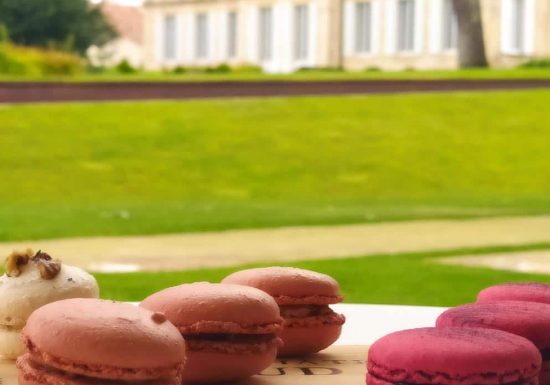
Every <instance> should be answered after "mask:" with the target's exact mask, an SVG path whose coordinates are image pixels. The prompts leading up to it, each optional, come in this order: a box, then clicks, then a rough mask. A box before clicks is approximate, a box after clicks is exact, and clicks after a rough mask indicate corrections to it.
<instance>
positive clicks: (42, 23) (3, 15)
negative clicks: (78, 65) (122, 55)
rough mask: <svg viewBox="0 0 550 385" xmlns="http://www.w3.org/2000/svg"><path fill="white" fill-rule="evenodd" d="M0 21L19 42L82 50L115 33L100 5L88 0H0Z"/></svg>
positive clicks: (15, 40) (108, 38)
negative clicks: (91, 3)
mask: <svg viewBox="0 0 550 385" xmlns="http://www.w3.org/2000/svg"><path fill="white" fill-rule="evenodd" d="M0 24H4V25H5V26H6V27H7V29H8V31H10V39H11V41H13V42H14V43H16V44H22V45H31V46H39V47H54V48H57V49H69V50H72V51H77V52H79V53H84V52H85V51H86V49H87V48H88V47H89V46H90V45H92V44H98V45H101V44H104V43H106V42H107V41H109V40H111V39H112V38H113V37H115V36H116V32H115V30H114V28H113V27H112V26H111V25H110V24H109V22H108V21H107V20H106V18H105V17H104V15H103V13H102V11H101V7H100V6H91V5H90V4H89V3H88V1H87V0H0Z"/></svg>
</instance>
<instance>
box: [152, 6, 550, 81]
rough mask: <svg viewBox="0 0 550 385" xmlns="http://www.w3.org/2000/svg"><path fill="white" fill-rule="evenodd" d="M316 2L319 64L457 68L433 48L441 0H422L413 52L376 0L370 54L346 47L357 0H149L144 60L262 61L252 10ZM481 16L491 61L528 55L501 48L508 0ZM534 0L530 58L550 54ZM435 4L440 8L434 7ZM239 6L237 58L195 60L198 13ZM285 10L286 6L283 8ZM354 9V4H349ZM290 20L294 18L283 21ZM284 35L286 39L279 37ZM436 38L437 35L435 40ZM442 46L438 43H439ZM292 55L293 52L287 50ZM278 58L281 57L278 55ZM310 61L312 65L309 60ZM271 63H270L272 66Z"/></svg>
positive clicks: (543, 15) (282, 44) (285, 44)
mask: <svg viewBox="0 0 550 385" xmlns="http://www.w3.org/2000/svg"><path fill="white" fill-rule="evenodd" d="M305 1H307V3H308V4H313V5H314V7H315V12H316V16H315V20H316V21H315V25H316V31H317V32H316V34H315V35H316V39H314V42H313V44H312V45H313V46H312V47H310V49H312V50H313V51H314V52H313V53H312V60H310V62H311V63H313V65H314V66H316V67H338V66H343V67H344V68H346V69H349V70H364V69H366V68H369V67H377V68H381V69H386V70H403V69H409V68H411V69H453V68H456V67H457V52H456V50H451V51H442V50H441V49H436V48H434V41H435V42H437V39H438V38H439V37H438V36H434V21H433V17H434V16H433V15H434V14H435V12H439V9H438V8H437V6H436V5H434V4H436V1H441V0H417V1H418V4H420V6H421V11H420V14H419V15H420V16H419V17H420V23H421V24H420V26H419V29H418V30H417V31H416V32H417V33H419V34H421V36H422V38H421V39H419V41H418V42H417V44H416V45H415V49H414V50H413V52H402V53H399V52H395V50H392V49H388V41H391V40H392V36H391V35H388V34H390V33H392V32H391V31H389V29H388V13H389V11H388V4H389V2H390V1H391V0H371V1H374V2H378V7H379V8H378V9H377V18H378V19H377V21H376V33H375V35H376V36H375V40H376V42H375V44H374V45H375V46H376V49H375V50H374V51H373V52H372V53H369V54H356V53H353V52H351V51H350V50H349V49H346V44H348V43H346V42H345V40H346V38H347V37H346V36H347V35H346V33H348V32H346V28H347V27H346V20H347V19H346V12H347V8H346V6H348V7H349V5H346V4H347V3H350V2H351V3H353V2H354V1H358V0H183V1H181V0H150V1H148V2H146V4H145V42H144V61H145V66H146V67H147V68H149V69H159V68H163V67H171V66H174V65H177V64H183V65H187V66H189V65H215V64H219V63H222V62H229V63H230V64H233V65H239V64H262V63H258V59H257V55H255V54H254V51H255V49H257V47H255V45H256V44H257V43H255V40H254V38H255V36H254V35H255V34H256V33H257V29H255V27H254V21H251V18H253V17H252V16H251V15H253V14H254V12H257V9H258V7H259V6H261V5H271V6H274V7H279V8H278V9H279V11H277V12H287V19H288V12H289V9H291V8H290V7H292V6H293V5H294V4H297V3H300V2H305ZM481 1H482V17H483V23H484V32H485V40H486V49H487V57H488V59H489V61H490V62H491V64H492V65H494V66H497V67H510V66H515V65H517V64H518V63H521V62H522V61H525V60H526V55H521V54H510V53H508V54H505V53H503V50H502V40H501V39H502V17H501V16H502V2H503V1H505V0H481ZM529 1H534V2H535V3H534V4H535V6H536V10H535V28H536V39H535V42H534V45H533V53H532V54H529V55H528V56H529V57H550V0H529ZM434 7H435V8H434ZM231 9H235V10H237V12H238V15H239V34H238V35H239V39H238V56H237V57H236V58H235V59H233V60H227V59H224V58H223V55H219V54H217V55H215V57H213V58H211V59H210V60H209V61H208V62H204V63H195V62H194V61H193V57H192V52H189V51H190V50H192V42H191V41H189V39H190V37H189V35H190V34H192V30H191V29H190V26H189V25H188V24H189V23H191V20H192V17H193V15H194V14H196V13H198V12H209V13H212V12H214V13H216V12H218V13H220V14H222V13H223V12H228V11H229V10H231ZM283 9H284V10H286V11H283ZM348 9H349V8H348ZM169 13H173V14H176V15H178V17H179V18H180V23H179V26H178V33H179V35H180V41H179V42H178V46H179V48H180V50H181V51H182V52H181V57H180V58H179V59H178V60H177V63H176V62H174V63H165V62H162V61H159V52H160V47H159V37H158V34H159V30H160V28H159V26H158V23H159V20H160V19H161V17H162V15H165V14H169ZM284 22H285V23H287V24H288V23H290V20H286V21H284ZM286 29H288V27H287V26H283V28H282V29H279V30H278V32H277V36H276V39H279V40H277V43H276V44H277V46H278V47H279V49H280V52H283V51H284V50H285V49H287V50H288V49H291V48H290V46H291V44H292V42H291V41H290V40H289V39H290V38H291V35H290V33H288V31H286ZM224 38H225V37H224V36H223V33H221V32H219V31H218V32H217V34H216V35H215V36H214V37H213V41H212V44H213V45H216V44H219V41H221V40H223V39H224ZM280 39H282V40H280ZM434 39H435V40H434ZM436 45H437V44H436ZM287 56H288V55H287ZM277 60H279V59H277ZM281 60H282V61H281V63H272V65H271V68H272V70H273V71H274V72H287V71H289V70H293V69H296V68H297V66H298V65H297V64H292V63H291V62H290V61H289V60H290V59H289V58H286V59H281ZM308 66H309V64H308ZM268 67H269V66H268Z"/></svg>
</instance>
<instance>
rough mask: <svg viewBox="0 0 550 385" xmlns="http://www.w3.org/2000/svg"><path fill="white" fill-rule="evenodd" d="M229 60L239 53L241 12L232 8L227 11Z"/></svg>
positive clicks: (227, 52)
mask: <svg viewBox="0 0 550 385" xmlns="http://www.w3.org/2000/svg"><path fill="white" fill-rule="evenodd" d="M226 44H227V47H226V57H227V60H233V59H235V58H237V56H238V54H239V13H238V12H237V11H236V10H231V11H229V12H228V13H227V41H226Z"/></svg>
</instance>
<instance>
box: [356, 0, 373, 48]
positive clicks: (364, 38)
mask: <svg viewBox="0 0 550 385" xmlns="http://www.w3.org/2000/svg"><path fill="white" fill-rule="evenodd" d="M371 34H372V5H371V3H370V2H361V3H355V52H357V53H362V52H370V51H371Z"/></svg>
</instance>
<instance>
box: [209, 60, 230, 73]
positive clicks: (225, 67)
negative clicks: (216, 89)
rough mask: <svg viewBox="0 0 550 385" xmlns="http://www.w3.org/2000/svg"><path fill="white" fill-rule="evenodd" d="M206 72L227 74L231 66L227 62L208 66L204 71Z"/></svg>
mask: <svg viewBox="0 0 550 385" xmlns="http://www.w3.org/2000/svg"><path fill="white" fill-rule="evenodd" d="M205 72H206V73H207V74H227V73H229V72H231V67H230V66H229V65H228V64H225V63H222V64H219V65H217V66H215V67H208V68H206V71H205Z"/></svg>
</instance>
